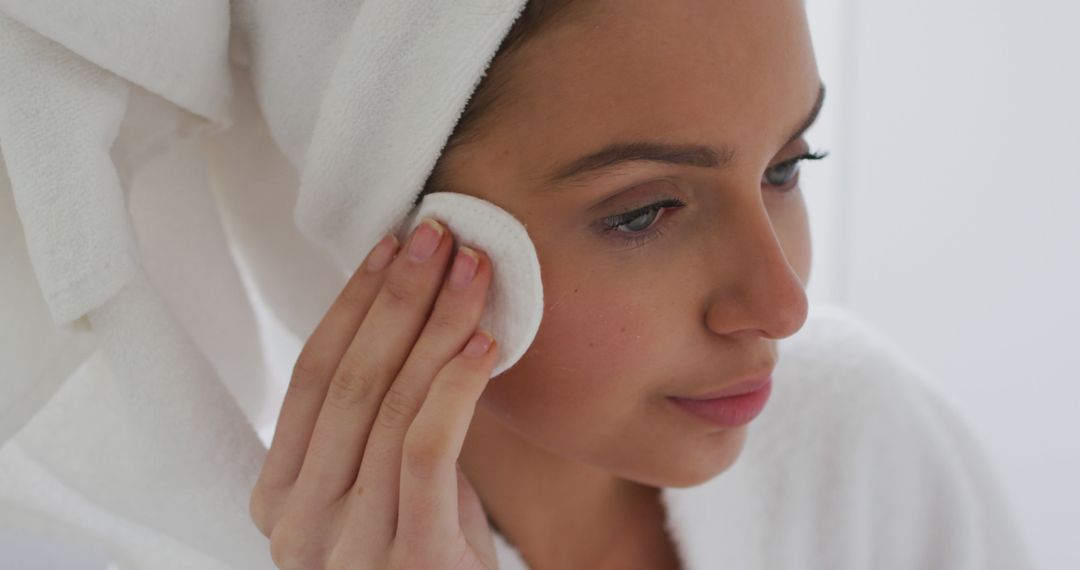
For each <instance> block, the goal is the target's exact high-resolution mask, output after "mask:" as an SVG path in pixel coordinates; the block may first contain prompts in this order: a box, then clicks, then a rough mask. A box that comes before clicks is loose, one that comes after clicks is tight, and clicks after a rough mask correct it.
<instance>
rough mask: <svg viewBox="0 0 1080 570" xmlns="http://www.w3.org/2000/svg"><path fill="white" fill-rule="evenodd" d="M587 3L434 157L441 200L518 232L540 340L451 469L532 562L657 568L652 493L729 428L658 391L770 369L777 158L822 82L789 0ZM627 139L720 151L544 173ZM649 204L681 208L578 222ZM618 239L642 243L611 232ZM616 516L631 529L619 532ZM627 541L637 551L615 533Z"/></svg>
mask: <svg viewBox="0 0 1080 570" xmlns="http://www.w3.org/2000/svg"><path fill="white" fill-rule="evenodd" d="M586 4H587V5H588V6H589V8H590V9H588V10H586V11H585V13H584V14H578V15H576V16H575V17H574V18H572V19H570V20H569V24H568V25H564V26H561V27H559V28H557V29H554V30H552V31H550V32H548V33H546V34H545V35H543V36H541V37H539V38H536V41H532V42H531V43H529V44H527V45H526V46H525V48H524V50H523V51H522V52H521V53H520V54H518V57H517V61H516V63H515V66H514V71H513V76H512V79H511V80H510V84H509V87H510V89H511V92H510V94H509V95H508V96H507V97H506V99H505V103H506V106H505V107H503V108H501V109H500V110H499V112H498V114H497V115H495V116H493V117H492V120H490V121H488V122H487V123H486V125H485V130H484V136H483V138H482V139H481V140H480V141H478V142H477V143H476V144H474V145H472V146H468V147H463V148H461V149H460V150H459V151H458V152H456V153H454V154H453V155H448V156H447V160H448V161H449V162H448V164H449V165H450V168H449V169H448V172H450V173H451V174H452V176H451V179H452V180H453V183H454V186H455V187H456V188H457V189H459V190H458V191H461V192H464V193H468V194H472V195H475V196H478V197H481V198H484V199H485V200H488V201H491V202H493V203H495V204H498V205H500V206H501V207H503V208H504V209H506V210H507V211H509V212H512V213H513V214H514V215H516V216H517V217H518V218H519V219H521V220H522V221H523V222H524V223H525V224H526V226H527V228H528V230H529V234H530V236H531V237H532V239H533V241H534V242H535V244H536V247H537V251H538V254H539V257H540V265H541V267H542V270H543V271H542V273H543V281H544V291H545V303H546V312H545V315H544V319H543V321H542V324H541V326H540V330H539V333H538V336H537V338H536V340H535V341H534V343H533V345H532V346H531V347H530V349H529V351H528V352H527V353H526V354H525V355H524V357H523V358H522V359H521V360H520V361H519V362H518V363H517V364H516V365H515V366H514V367H512V368H511V369H509V370H508V371H506V372H504V373H503V374H502V375H500V376H499V377H498V378H495V379H494V380H492V382H491V383H490V384H489V385H488V386H487V388H486V389H485V391H484V394H483V396H482V397H481V399H480V402H479V406H478V408H477V413H476V416H475V417H474V419H473V422H472V425H471V427H470V430H469V434H468V437H467V438H466V440H465V444H464V448H463V451H462V456H461V460H460V464H461V466H462V469H463V470H464V472H465V473H466V474H467V476H468V477H469V479H470V481H472V483H473V484H474V486H475V487H476V489H477V492H478V493H479V496H480V498H481V500H482V502H483V504H484V507H485V510H486V511H487V512H488V513H489V515H490V516H491V518H492V520H493V521H494V523H495V524H496V525H497V527H498V528H499V530H500V531H501V532H503V533H504V534H505V535H506V536H507V538H508V539H509V540H510V541H511V542H512V543H513V544H514V545H515V546H516V547H518V548H519V550H520V551H521V552H522V554H523V556H524V558H525V559H526V561H527V562H528V563H529V564H530V566H531V568H533V569H534V570H544V569H548V568H550V569H555V568H586V567H599V565H600V564H603V563H604V557H605V556H607V555H609V554H610V555H615V556H619V555H620V554H619V553H620V552H631V551H632V548H634V547H636V546H639V545H640V544H649V545H652V546H651V547H650V549H649V552H650V553H652V554H655V555H657V556H659V557H660V558H661V559H664V558H666V559H668V560H669V562H670V556H671V552H673V547H672V546H671V544H670V541H669V540H667V538H666V534H664V531H663V522H662V515H663V509H662V508H659V507H658V505H657V496H658V495H657V487H661V486H669V487H686V486H691V485H696V484H699V483H702V482H704V481H707V480H709V479H711V478H713V477H715V476H717V475H718V474H720V473H722V472H723V471H724V470H726V469H727V468H728V467H729V466H730V465H731V464H733V463H734V462H735V461H736V459H737V456H738V454H739V453H740V451H741V449H742V446H743V444H744V440H745V437H746V428H745V426H744V427H741V428H736V429H728V430H718V429H716V428H712V427H708V426H705V425H703V424H702V423H701V422H699V421H697V420H695V419H693V418H690V417H687V416H686V415H685V414H682V413H681V412H679V411H678V410H673V409H671V407H670V405H669V402H667V401H666V400H665V396H668V395H693V394H699V393H702V392H705V391H709V390H711V389H716V388H718V387H722V386H725V385H727V384H729V383H731V382H733V381H734V380H735V379H738V378H744V377H746V376H747V375H749V374H751V373H753V372H756V371H760V370H763V369H767V368H770V367H771V366H772V365H774V364H775V363H776V361H777V360H778V358H779V354H778V351H777V340H779V339H782V338H785V337H788V336H790V335H792V334H794V333H796V332H797V331H798V330H799V329H800V328H801V327H802V326H803V324H804V322H805V320H806V316H807V311H808V300H807V296H806V293H805V287H806V284H807V282H808V280H809V277H810V268H811V244H810V234H809V222H808V219H807V214H806V207H805V202H804V199H803V195H802V192H801V189H800V188H799V187H798V184H797V182H798V179H797V170H795V169H789V170H788V171H787V172H791V171H792V170H795V175H796V176H794V179H793V180H790V181H787V182H785V183H782V184H775V181H777V180H783V179H784V177H785V176H784V174H785V171H784V168H783V166H779V167H778V166H777V165H779V164H780V163H782V162H784V161H787V160H789V159H791V158H793V157H797V156H799V155H801V154H803V153H804V152H807V151H809V150H812V149H811V147H810V146H809V145H808V142H807V140H806V139H805V137H799V138H797V139H796V140H794V141H791V142H788V139H789V136H790V135H792V133H793V132H795V131H796V129H797V128H798V127H800V126H801V125H802V123H803V122H804V120H805V119H806V118H807V116H808V114H809V113H810V111H811V109H812V108H813V107H814V104H815V101H816V99H817V96H818V92H819V87H820V86H821V80H820V76H819V73H818V70H817V66H816V62H815V59H814V55H813V48H812V45H811V40H810V35H809V29H808V25H807V21H806V16H805V11H804V7H803V5H802V3H801V2H799V1H794V0H773V1H768V2H762V1H760V0H727V1H723V2H717V1H716V0H679V1H670V2H655V1H651V0H619V1H614V0H608V1H603V0H601V1H596V2H587V3H586ZM522 133H528V136H522ZM639 140H663V141H665V142H673V143H680V144H703V145H715V146H720V145H730V146H732V147H733V148H734V150H735V153H736V154H735V160H734V161H733V162H732V164H730V165H729V166H727V167H726V168H723V169H715V168H708V167H703V166H686V165H673V164H663V163H659V162H644V161H642V162H633V163H628V164H623V165H621V166H616V167H612V168H609V169H605V170H603V171H600V172H597V173H594V175H593V176H592V177H591V178H587V179H582V180H576V181H572V182H570V183H563V184H551V183H548V182H546V181H545V180H544V175H546V174H547V173H548V172H549V171H551V170H552V169H555V168H556V167H557V166H558V165H562V164H564V163H566V162H568V161H570V160H572V159H574V158H576V157H578V156H581V155H583V154H586V153H588V152H591V151H593V150H596V149H599V148H601V147H603V146H605V145H606V144H608V143H611V142H615V141H639ZM770 168H772V169H773V172H772V174H771V175H770V176H769V177H768V178H767V177H766V176H765V174H766V173H767V172H768V171H769V169H770ZM664 198H676V199H678V200H680V201H681V202H682V203H684V204H685V205H683V206H680V207H673V208H666V209H663V210H660V211H659V212H657V211H656V210H654V211H652V212H647V213H645V214H643V215H642V216H640V217H639V218H638V220H637V221H635V222H634V223H633V224H624V225H623V226H621V227H620V228H619V229H617V230H614V231H612V232H609V233H607V234H603V233H602V232H600V231H598V229H597V228H598V227H602V222H600V221H601V220H603V219H604V218H608V217H611V216H616V215H619V214H621V213H622V212H623V211H626V210H632V209H637V208H640V207H644V206H648V205H650V204H653V203H656V202H657V201H659V200H662V199H664ZM658 231H659V232H660V233H658ZM633 236H638V237H639V239H643V240H644V241H643V242H641V243H640V244H639V245H635V243H633V242H626V241H624V238H632V237H633ZM658 236H659V237H658ZM651 238H656V239H651ZM675 276H677V278H676V277H675ZM775 389H783V387H782V386H777V387H776V388H775ZM628 513H637V514H641V515H642V516H640V517H637V520H639V521H640V522H635V523H634V524H635V525H640V526H635V527H634V528H631V529H626V528H625V527H624V526H623V525H624V523H625V518H626V517H627V516H632V515H628ZM635 533H636V534H635ZM641 535H645V536H648V537H651V538H652V539H651V540H647V541H640V540H633V539H630V538H628V537H630V536H641ZM658 537H659V538H658ZM657 545H659V546H657ZM634 554H638V553H636V552H635V553H634ZM630 559H632V558H630ZM590 564H591V565H592V566H589V565H590ZM612 567H618V564H616V563H612ZM622 567H623V568H631V567H632V566H622ZM647 567H648V568H656V567H661V566H647Z"/></svg>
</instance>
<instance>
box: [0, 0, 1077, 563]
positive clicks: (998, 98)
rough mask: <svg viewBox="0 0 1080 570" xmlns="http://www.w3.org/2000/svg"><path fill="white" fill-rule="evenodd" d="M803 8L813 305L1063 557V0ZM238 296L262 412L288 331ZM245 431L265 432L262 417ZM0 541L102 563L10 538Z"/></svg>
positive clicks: (1066, 497)
mask: <svg viewBox="0 0 1080 570" xmlns="http://www.w3.org/2000/svg"><path fill="white" fill-rule="evenodd" d="M808 11H809V14H810V19H811V27H812V32H813V34H814V42H815V47H816V51H817V56H818V64H819V67H820V69H821V73H822V77H823V79H824V80H825V83H826V86H827V88H828V96H827V102H826V106H825V109H824V111H823V113H822V116H821V118H820V120H819V124H818V126H816V127H814V129H812V130H811V131H810V133H809V135H808V140H809V142H810V144H811V146H812V147H813V148H814V149H815V150H829V151H830V152H831V154H830V157H829V158H828V159H826V160H825V161H821V162H817V163H809V164H808V165H807V166H806V168H805V170H804V172H803V174H802V180H803V191H804V193H805V194H806V196H807V200H808V202H809V206H810V216H811V227H812V232H813V241H814V269H813V276H812V279H811V281H810V286H809V294H810V296H811V298H812V302H830V303H838V304H842V305H846V306H849V307H851V308H852V309H854V310H855V311H856V312H858V313H860V314H861V315H862V316H863V317H864V318H866V319H867V320H868V321H870V322H871V323H872V324H873V325H875V326H876V327H878V328H879V329H880V330H882V332H884V333H885V334H886V335H888V336H889V337H891V338H892V339H893V340H895V341H896V343H897V344H899V345H900V346H901V347H903V348H904V349H905V350H906V351H907V352H908V353H909V354H910V355H911V356H912V357H913V358H914V359H915V360H917V361H918V362H919V364H920V365H921V366H923V367H924V368H925V369H927V370H929V371H930V372H931V373H932V374H933V380H934V381H935V382H936V383H937V384H938V385H939V386H940V388H941V389H942V391H943V392H944V393H945V394H946V395H947V396H948V397H949V399H950V400H951V402H952V403H953V405H954V407H956V408H957V409H958V410H959V411H960V413H962V415H964V417H965V419H966V420H967V421H968V423H969V424H971V426H972V427H973V429H975V431H976V432H977V435H979V436H980V438H981V440H982V441H983V442H984V444H985V447H986V449H987V451H988V453H989V454H990V456H991V459H992V460H993V461H994V463H995V465H996V467H997V468H998V470H999V475H1000V477H1001V479H1002V481H1003V482H1004V484H1005V487H1006V489H1007V491H1008V493H1009V500H1010V501H1011V503H1012V505H1013V507H1014V509H1015V511H1016V514H1017V515H1018V517H1019V518H1020V521H1021V526H1022V528H1023V530H1024V532H1025V535H1026V537H1027V539H1028V541H1029V543H1030V544H1031V547H1032V552H1033V554H1034V556H1035V559H1036V562H1037V563H1038V566H1039V567H1040V568H1043V569H1047V570H1049V569H1058V568H1060V569H1073V568H1080V549H1077V548H1076V544H1075V542H1076V540H1077V539H1078V538H1080V522H1078V521H1080V492H1078V491H1077V490H1076V482H1077V481H1080V443H1078V442H1077V436H1078V435H1080V420H1077V419H1076V418H1077V414H1076V413H1075V412H1074V410H1075V409H1076V407H1077V405H1078V402H1080V374H1078V373H1077V372H1076V371H1077V370H1078V369H1080V356H1078V354H1080V351H1078V349H1077V347H1076V344H1077V341H1080V332H1078V331H1077V324H1078V323H1080V301H1078V295H1080V268H1078V265H1080V261H1078V259H1080V223H1078V221H1077V220H1078V218H1080V178H1078V177H1080V168H1078V166H1080V27H1078V23H1080V3H1078V2H1073V1H1069V2H1066V1H1064V0H1057V1H1055V0H1027V1H1025V2H1008V1H1005V0H989V1H982V2H975V1H974V0H967V1H961V0H945V1H943V0H910V1H906V2H897V1H896V0H891V1H881V0H861V1H856V0H808ZM255 301H256V308H257V310H258V312H259V318H260V320H261V322H262V323H263V324H264V331H265V333H266V336H265V337H264V339H263V340H264V342H265V346H266V349H267V356H268V359H269V361H270V365H271V370H272V371H273V374H274V376H273V378H272V380H273V381H274V382H275V387H276V389H277V392H276V394H275V397H272V398H271V406H272V407H274V409H273V410H270V411H271V412H276V406H278V405H280V399H281V397H282V396H283V395H284V385H285V383H286V382H287V380H288V375H289V371H290V370H291V367H292V363H293V362H294V361H295V358H296V355H297V354H298V352H299V343H298V341H297V340H296V339H294V338H291V337H289V336H288V335H286V334H285V333H284V332H283V331H282V329H281V328H280V326H279V325H277V323H276V321H275V320H274V319H273V317H272V316H270V315H268V314H267V313H266V312H265V311H264V309H263V307H262V306H261V304H260V303H259V301H258V299H257V297H256V298H255ZM272 415H273V414H272V413H271V414H268V415H267V416H266V417H272ZM258 427H259V431H260V435H261V437H263V439H264V441H269V438H270V437H271V434H272V432H273V427H274V426H273V423H271V422H266V423H264V424H263V425H260V426H258ZM39 547H44V548H47V550H38V548H39ZM0 551H3V552H5V557H6V558H5V560H6V561H7V562H8V563H16V564H21V565H22V566H21V567H23V566H24V567H28V568H29V567H33V568H57V569H59V568H63V569H75V568H80V569H83V568H85V569H86V570H101V569H102V568H104V567H105V566H104V564H103V562H102V561H100V559H98V558H91V557H86V558H79V557H78V556H72V555H71V553H70V552H69V551H67V550H65V549H62V548H57V547H56V546H55V545H49V546H47V547H46V546H45V545H41V544H38V543H35V542H33V541H31V540H29V539H27V538H26V537H22V536H11V535H8V536H0ZM20 553H22V556H23V557H22V558H20ZM31 560H34V561H35V562H33V563H32V562H31ZM75 560H80V561H81V564H78V565H76V563H75Z"/></svg>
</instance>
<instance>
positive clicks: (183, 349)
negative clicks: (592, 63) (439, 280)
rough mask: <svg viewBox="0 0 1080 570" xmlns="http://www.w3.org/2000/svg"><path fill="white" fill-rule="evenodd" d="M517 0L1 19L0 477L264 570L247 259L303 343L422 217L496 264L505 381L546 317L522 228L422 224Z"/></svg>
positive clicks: (233, 6)
mask: <svg viewBox="0 0 1080 570" xmlns="http://www.w3.org/2000/svg"><path fill="white" fill-rule="evenodd" d="M524 4H525V2H524V0H468V1H465V0H463V1H461V2H434V1H430V0H426V1H425V0H363V1H359V0H358V1H351V2H317V3H314V4H313V3H310V2H306V3H299V2H291V1H285V0H279V1H268V0H235V1H233V2H225V1H223V0H218V1H213V0H208V1H206V2H196V3H177V2H139V1H136V0H101V1H95V2H80V1H75V0H0V153H2V156H3V171H4V177H3V184H4V186H3V188H2V189H0V205H2V208H0V219H2V220H3V224H2V225H0V232H3V233H2V234H0V235H2V237H3V242H2V245H0V248H2V249H0V252H2V256H3V257H2V260H3V262H2V267H3V269H4V271H3V275H4V279H3V280H2V283H0V295H3V297H2V298H4V299H5V302H4V303H3V304H2V305H0V311H2V313H0V331H2V332H0V341H2V346H3V349H2V350H3V352H2V353H0V367H2V368H0V369H2V370H3V375H4V382H3V383H0V443H5V442H6V443H8V444H9V445H7V446H5V448H4V450H3V451H4V453H5V454H7V453H11V452H13V451H14V450H21V453H22V456H21V459H18V458H16V456H11V455H2V458H3V459H4V460H5V461H6V460H8V458H11V461H12V463H10V464H5V469H6V471H5V473H8V475H10V476H11V477H15V475H14V474H12V472H11V469H15V468H16V466H17V465H27V464H29V463H30V462H32V463H33V464H34V465H36V466H37V468H39V469H42V470H45V471H47V472H49V473H50V474H51V475H52V477H53V478H54V480H55V481H56V482H57V483H58V484H63V485H65V486H67V487H68V488H70V489H71V491H72V492H71V493H69V494H70V495H72V496H82V497H86V498H87V500H88V501H90V502H92V503H93V504H94V505H95V506H96V507H97V509H98V510H99V511H100V512H108V513H110V514H112V515H113V516H116V517H119V518H122V519H124V520H125V521H129V523H130V524H132V525H139V526H140V528H142V529H145V530H146V532H150V533H156V534H157V535H161V536H167V537H170V538H172V539H173V540H175V541H178V542H179V543H181V544H183V545H186V546H187V547H189V548H191V549H194V550H195V551H197V552H199V553H200V554H201V555H202V556H204V557H206V558H211V559H216V560H219V561H221V563H223V564H226V565H229V566H232V567H236V568H269V567H272V565H271V561H270V558H269V549H268V541H267V540H266V538H265V537H263V536H262V535H261V534H260V533H259V532H258V530H257V529H255V528H254V526H253V524H252V523H251V521H250V519H249V515H248V510H247V503H248V496H249V494H250V490H251V487H252V485H253V484H254V481H255V479H256V477H257V475H258V470H259V469H260V467H261V465H262V462H263V460H264V458H265V452H266V448H265V443H264V442H263V441H261V440H260V439H259V437H258V434H257V433H256V431H255V429H254V428H253V424H254V425H256V426H257V425H263V424H265V423H266V422H267V421H268V420H273V417H274V416H275V415H276V412H277V409H276V408H277V406H276V405H273V406H268V405H267V404H268V403H272V402H270V401H269V400H268V394H267V385H266V374H265V370H264V364H263V354H262V352H261V346H260V344H259V332H258V327H257V323H256V318H255V315H254V311H253V309H252V304H251V299H249V298H248V295H247V290H246V289H245V284H244V282H243V281H242V280H241V272H240V270H239V266H238V263H240V264H243V266H244V267H245V268H246V269H247V270H248V273H249V274H250V276H251V281H252V282H251V283H250V284H249V285H250V286H251V289H252V290H255V291H258V294H259V295H260V297H261V298H262V300H263V301H264V302H265V303H266V305H267V306H268V307H269V309H270V310H271V311H272V313H273V314H274V316H275V317H276V318H278V319H279V320H280V321H281V322H282V323H284V325H285V326H286V327H287V328H288V330H289V331H291V332H292V333H293V334H294V335H295V336H296V337H297V338H302V339H306V338H307V337H308V336H310V334H311V332H312V330H313V329H314V327H315V325H316V324H317V323H318V321H319V319H320V318H321V317H322V315H323V314H324V313H325V311H326V309H327V308H328V307H329V306H330V303H331V302H332V301H333V299H334V297H335V296H336V295H337V294H338V292H340V290H341V288H342V287H343V286H344V284H345V282H346V281H347V279H348V277H349V275H351V274H352V273H353V272H354V271H355V269H356V268H357V267H358V265H359V263H360V262H361V260H362V259H363V257H364V256H365V255H366V253H367V252H368V251H369V250H370V249H371V247H373V246H374V245H375V243H377V242H378V240H379V239H380V238H381V237H382V236H383V235H384V234H386V233H391V232H397V233H399V235H400V234H403V232H405V231H407V229H410V228H411V225H412V224H415V223H418V222H419V219H418V218H417V217H416V214H418V213H419V212H420V211H423V212H424V213H426V214H431V215H433V216H435V217H437V218H439V219H441V220H442V221H444V222H446V223H447V224H448V225H449V226H450V227H451V229H452V230H453V231H454V233H455V236H456V237H458V238H459V239H458V241H459V243H464V244H470V245H475V246H476V247H478V248H480V249H483V250H484V251H485V252H487V253H488V254H489V255H490V257H491V260H492V264H493V268H494V274H493V275H494V281H493V283H492V289H491V291H492V293H491V294H490V295H489V299H488V306H487V307H486V308H485V312H484V316H483V317H482V319H481V326H484V327H485V328H488V329H489V330H490V331H491V332H492V333H493V334H494V336H495V337H496V339H497V340H498V341H499V343H500V348H501V350H500V355H499V359H498V361H497V362H496V366H495V370H494V371H493V375H497V374H499V373H501V372H502V371H505V370H506V369H507V368H509V367H510V366H512V365H513V364H514V363H515V362H516V361H517V360H518V359H519V358H520V356H521V355H522V354H523V353H524V352H525V350H526V349H527V347H528V345H529V344H530V343H531V342H532V340H533V338H534V336H535V333H536V331H537V329H538V327H539V321H540V317H541V315H542V293H541V290H542V282H541V279H540V273H539V263H538V261H537V258H536V253H535V250H534V249H533V246H532V242H531V240H529V239H528V233H527V230H526V228H524V226H523V225H521V224H520V222H518V221H517V220H516V219H515V218H514V217H513V216H512V215H510V214H509V213H508V212H506V211H504V210H502V209H501V208H500V207H498V205H496V204H492V203H488V202H485V201H482V200H477V199H475V198H470V197H468V196H463V195H459V194H457V195H431V196H428V197H427V198H426V199H425V200H424V201H423V202H422V203H421V204H420V205H419V206H418V207H417V208H413V207H412V205H413V202H414V200H415V198H416V196H417V194H418V193H419V191H420V190H421V188H422V186H423V182H424V181H425V180H426V178H427V176H428V174H429V173H430V170H431V168H432V167H433V165H434V163H435V161H436V159H437V158H438V156H439V154H440V152H441V150H442V147H443V146H444V144H445V142H446V140H447V138H448V136H449V134H450V133H451V131H452V129H453V127H454V126H455V124H456V122H457V120H458V118H459V117H460V114H461V112H462V111H463V109H464V107H465V103H466V102H467V100H468V97H469V96H471V94H472V91H473V89H474V88H475V86H476V84H477V83H478V82H479V81H480V79H481V78H482V77H483V74H484V73H485V71H486V69H487V66H488V64H489V63H490V58H491V57H492V56H493V55H494V53H495V51H496V49H497V47H498V45H499V43H500V42H501V40H502V38H503V37H504V36H505V34H506V31H507V30H508V29H509V28H510V26H511V24H512V23H513V21H514V20H515V19H516V18H517V16H518V15H519V14H520V12H521V9H522V8H523V7H524ZM9 300H10V301H11V302H9ZM95 359H99V360H95ZM92 362H97V364H96V365H94V366H90V364H91V363H92ZM20 461H21V462H20ZM3 483H4V482H3V481H0V487H3V488H4V490H5V491H8V490H10V488H9V487H8V486H7V485H4V484H3ZM23 490H25V489H17V490H16V491H23ZM41 491H42V492H41V493H38V494H37V495H35V496H36V497H37V498H39V499H41V501H42V502H41V503H40V504H36V503H35V504H36V505H37V506H35V504H25V500H27V498H26V497H25V496H23V495H22V494H21V493H17V494H16V495H15V496H14V497H9V502H16V503H17V504H19V505H21V507H20V508H21V509H23V510H27V509H35V508H36V509H37V510H39V511H42V512H45V511H47V510H48V509H47V505H46V503H47V500H48V499H49V498H51V497H50V496H49V495H48V494H47V493H46V489H44V488H43V489H41ZM54 512H55V511H54ZM59 512H63V509H60V510H59ZM194 567H198V566H194Z"/></svg>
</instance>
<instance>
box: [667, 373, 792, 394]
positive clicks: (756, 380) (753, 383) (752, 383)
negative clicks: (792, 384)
mask: <svg viewBox="0 0 1080 570" xmlns="http://www.w3.org/2000/svg"><path fill="white" fill-rule="evenodd" d="M771 380H772V370H771V369H770V370H767V371H766V372H765V373H764V374H757V375H755V376H753V377H751V378H747V379H743V380H740V381H737V382H735V383H734V384H732V385H730V386H728V387H726V388H722V389H720V390H713V391H711V392H705V393H704V394H698V395H696V396H673V397H675V398H677V399H680V400H712V399H715V398H728V397H731V396H741V395H743V394H749V393H750V392H756V391H758V390H760V389H761V388H763V387H765V385H766V384H768V383H769V382H770V381H771Z"/></svg>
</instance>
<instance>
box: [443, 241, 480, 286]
mask: <svg viewBox="0 0 1080 570" xmlns="http://www.w3.org/2000/svg"><path fill="white" fill-rule="evenodd" d="M479 264H480V258H479V256H477V255H476V251H474V250H473V249H472V248H470V247H466V246H461V247H459V248H458V252H457V256H456V257H454V266H453V267H451V268H450V288H451V289H453V290H455V291H457V290H461V289H464V288H465V287H466V286H468V285H469V283H471V282H472V280H473V277H475V276H476V268H477V266H478V265H479Z"/></svg>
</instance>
